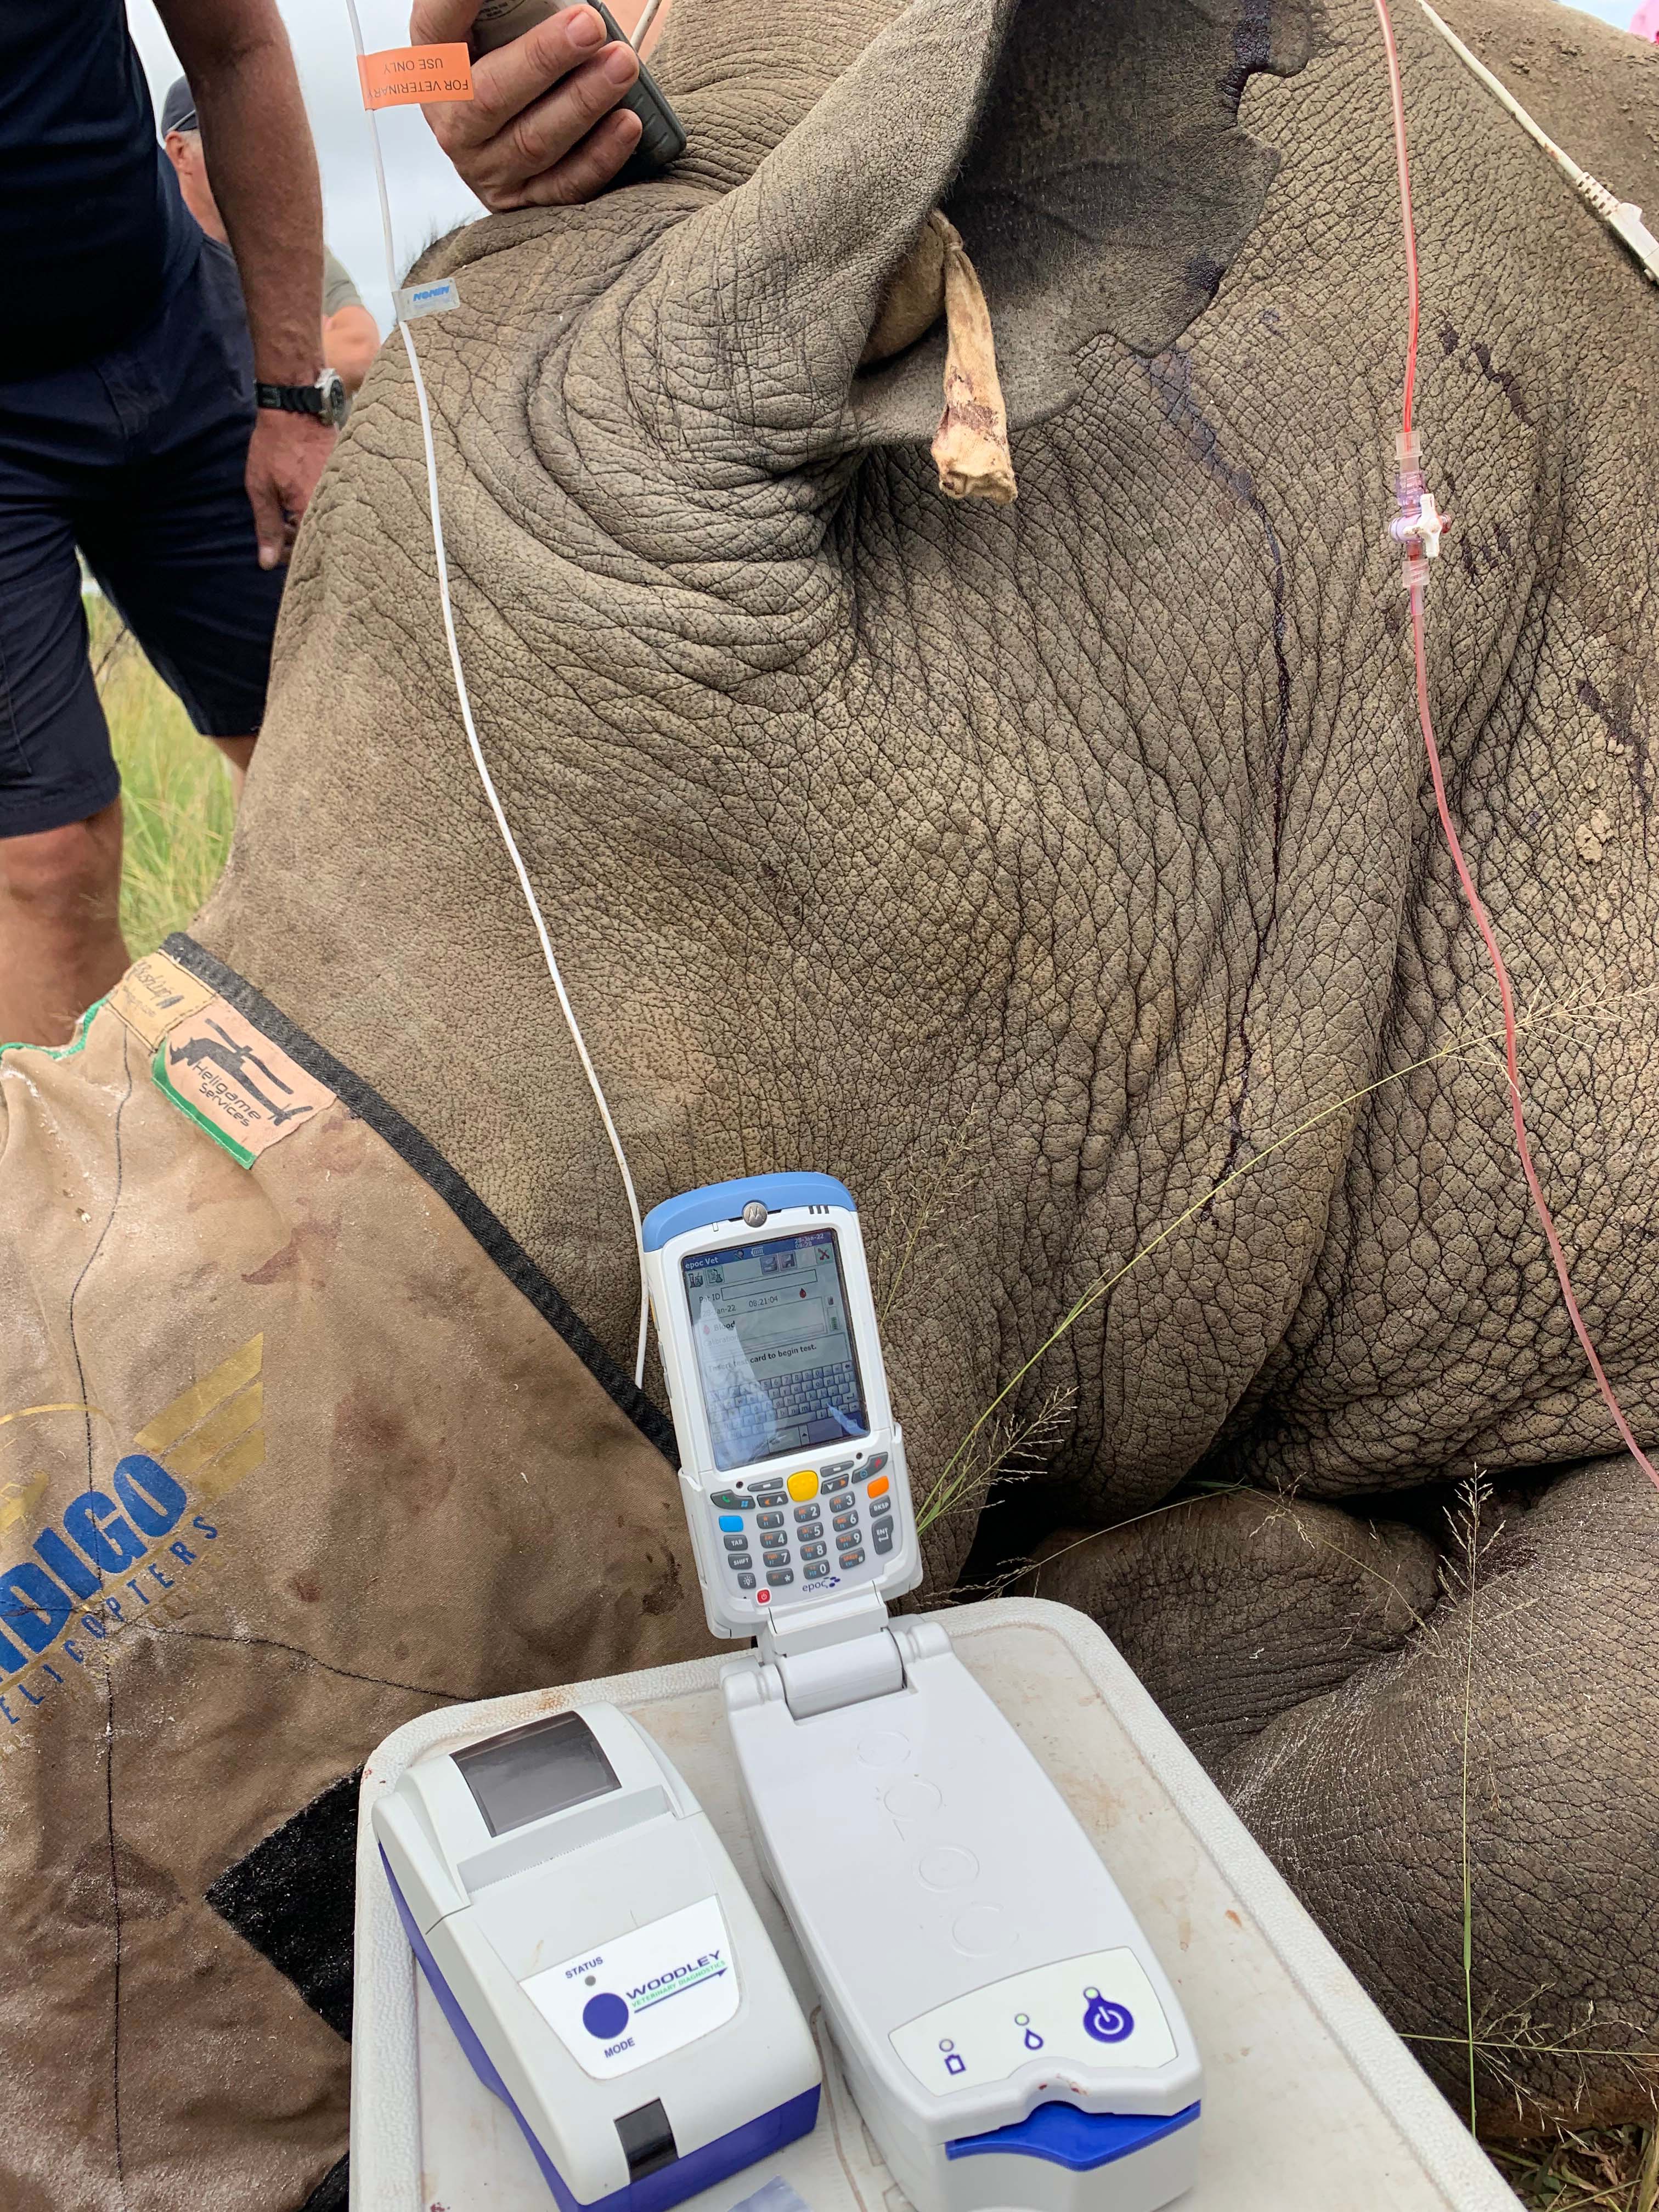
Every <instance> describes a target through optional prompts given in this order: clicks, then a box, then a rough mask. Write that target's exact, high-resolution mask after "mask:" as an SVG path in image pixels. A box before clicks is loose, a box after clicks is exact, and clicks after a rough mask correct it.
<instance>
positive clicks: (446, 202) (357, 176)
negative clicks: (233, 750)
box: [0, 0, 1637, 335]
mask: <svg viewBox="0 0 1659 2212" xmlns="http://www.w3.org/2000/svg"><path fill="white" fill-rule="evenodd" d="M3 4H4V0H0V5H3ZM281 4H282V10H283V15H284V17H285V18H286V20H287V22H288V27H289V36H290V37H291V38H292V40H293V41H294V52H295V58H296V59H297V61H298V63H299V65H300V82H301V84H302V86H303V87H304V88H305V96H306V106H307V107H308V108H309V109H310V111H311V127H312V130H313V132H314V133H315V134H316V139H317V152H318V156H319V160H320V161H321V163H322V171H323V203H324V210H325V222H326V227H327V231H328V242H329V244H330V245H331V246H332V247H333V248H334V251H335V252H337V254H338V255H339V257H340V258H341V260H342V261H343V262H344V263H345V265H346V267H347V268H348V269H349V270H350V271H351V274H352V276H353V278H354V279H355V281H356V286H357V289H358V290H359V291H360V292H361V293H362V295H363V298H364V300H365V301H366V302H367V304H368V307H369V309H370V311H371V312H372V313H373V314H374V319H375V320H376V321H377V322H378V323H379V324H380V330H381V332H382V334H383V335H384V333H385V332H386V331H387V330H388V329H389V328H390V326H391V321H392V301H391V295H390V293H389V292H388V290H387V288H386V256H385V252H384V250H383V248H382V246H381V244H380V209H379V206H378V204H377V200H376V195H375V191H374V168H373V166H372V163H371V159H370V154H369V143H368V117H367V116H366V115H365V114H364V112H363V109H362V101H361V100H360V98H359V96H358V91H357V71H356V63H355V60H354V58H353V55H352V49H351V27H350V24H349V21H348V19H347V15H346V9H345V0H281ZM757 4H758V5H762V6H763V5H764V4H765V0H757ZM1563 4H1565V0H1563ZM1636 4H1637V0H1589V13H1590V14H1591V15H1600V16H1601V18H1602V20H1603V21H1606V22H1609V23H1617V24H1619V25H1620V26H1621V27H1622V26H1624V25H1626V24H1628V23H1629V21H1630V20H1631V17H1632V14H1633V13H1634V12H1635V8H1636ZM358 11H359V13H360V14H361V15H362V24H363V38H364V41H365V43H366V44H367V45H368V47H369V48H370V50H371V51H373V49H374V48H375V47H377V46H402V45H403V44H404V42H405V40H407V39H408V36H409V0H358ZM127 13H128V17H129V20H130V21H131V25H132V34H133V37H134V39H135V40H137V46H138V51H139V52H140V53H141V54H142V55H143V62H144V68H145V70H146V71H147V72H148V73H149V83H150V90H151V92H152V93H153V94H154V95H155V105H156V107H157V109H158V111H159V109H160V107H161V101H162V100H163V99H164V98H165V97H166V94H167V87H168V86H169V85H170V84H171V83H172V82H173V78H174V77H175V76H178V74H179V64H178V62H177V61H176V59H175V58H174V57H173V49H172V47H171V46H169V45H168V44H167V33H166V32H165V31H163V30H162V28H161V23H160V21H159V20H158V19H157V16H156V14H155V6H154V4H153V0H128V9H127ZM629 20H631V14H630V16H629ZM380 141H381V144H382V145H383V146H384V148H385V149H386V183H387V186H388V189H389V191H390V192H391V197H392V223H393V225H394V227H395V229H396V244H397V258H398V273H399V275H401V274H402V272H403V271H404V270H405V269H406V268H407V267H408V265H409V264H410V262H411V261H412V260H413V259H414V258H415V256H416V254H417V253H418V252H420V250H421V248H422V246H424V245H426V243H427V242H428V240H429V239H432V238H435V237H436V236H437V234H439V233H440V232H441V231H446V230H448V229H451V228H453V226H454V225H455V224H456V223H458V222H466V221H467V220H468V219H469V218H470V217H471V216H475V215H477V214H478V213H480V212H481V210H480V209H479V205H478V203H477V200H475V199H474V198H473V197H472V195H471V192H469V191H467V189H466V187H465V185H463V184H462V183H461V181H460V179H459V177H457V175H456V174H455V172H454V171H453V169H452V168H451V167H450V166H449V164H448V162H447V161H445V159H444V157H443V155H441V153H440V152H439V151H438V149H437V144H436V143H435V140H434V138H433V137H432V134H431V132H430V131H428V129H427V127H426V121H425V118H424V117H422V115H421V114H420V113H419V112H402V113H400V112H398V111H397V110H396V109H392V110H389V111H387V112H384V113H383V114H382V115H381V117H380Z"/></svg>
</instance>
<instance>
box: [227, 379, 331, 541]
mask: <svg viewBox="0 0 1659 2212" xmlns="http://www.w3.org/2000/svg"><path fill="white" fill-rule="evenodd" d="M334 435H335V434H334V432H333V431H332V430H331V429H330V428H329V426H328V424H327V423H326V422H319V421H318V419H317V417H316V416H314V415H290V414H289V412H288V410H286V409H285V408H282V407H261V408H259V409H258V410H257V411H256V412H255V415H254V418H253V435H252V437H251V438H250V439H249V441H248V447H247V495H248V502H249V504H250V505H251V506H252V509H253V526H254V529H255V530H256V531H257V532H258V538H259V566H260V567H261V568H276V567H277V566H278V565H279V564H280V563H281V562H284V561H286V560H287V558H288V556H289V554H290V553H292V551H293V550H294V533H295V531H296V530H297V529H298V528H299V526H300V517H301V515H302V514H303V513H305V511H306V509H307V507H309V506H310V504H311V495H312V493H313V492H314V491H315V490H316V489H317V479H318V477H319V476H321V474H322V473H323V464H324V462H325V461H326V460H327V459H328V457H329V455H330V454H331V453H332V452H333V451H334Z"/></svg>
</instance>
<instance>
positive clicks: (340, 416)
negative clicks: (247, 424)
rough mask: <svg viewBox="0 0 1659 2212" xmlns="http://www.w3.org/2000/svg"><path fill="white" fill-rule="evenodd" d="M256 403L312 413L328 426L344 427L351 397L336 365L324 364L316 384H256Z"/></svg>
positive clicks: (332, 427)
mask: <svg viewBox="0 0 1659 2212" xmlns="http://www.w3.org/2000/svg"><path fill="white" fill-rule="evenodd" d="M253 397H254V400H255V403H256V404H258V406H261V407H280V408H282V409H283V410H284V411H285V412H286V413H288V414H289V415H314V416H316V417H317V419H318V421H319V422H326V423H327V425H328V427H329V428H330V429H331V430H338V429H342V428H344V425H345V418H346V416H348V415H349V413H350V412H351V401H350V398H349V396H348V395H347V392H346V388H345V386H344V385H343V384H342V383H341V381H340V373H339V371H338V370H337V369H334V368H325V370H324V371H323V373H322V374H321V375H320V376H319V378H318V379H317V381H316V382H315V384H256V385H255V386H254V387H253Z"/></svg>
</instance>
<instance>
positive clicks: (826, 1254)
mask: <svg viewBox="0 0 1659 2212" xmlns="http://www.w3.org/2000/svg"><path fill="white" fill-rule="evenodd" d="M680 1269H681V1273H683V1275H684V1279H685V1296H686V1303H687V1304H688V1306H689V1307H690V1314H691V1334H692V1336H693V1338H694V1339H695V1340H696V1347H697V1375H698V1378H699V1380H700V1381H701V1383H702V1401H703V1407H704V1410H705V1412H706V1413H708V1435H709V1441H710V1443H712V1444H713V1446H714V1464H715V1466H716V1467H717V1468H721V1469H725V1468H732V1467H747V1466H748V1465H750V1462H753V1461H756V1460H763V1459H778V1458H781V1457H782V1456H783V1455H784V1454H785V1453H788V1452H799V1451H802V1450H805V1449H808V1448H809V1447H811V1446H812V1445H815V1444H827V1443H839V1442H840V1441H841V1439H842V1437H865V1436H868V1435H869V1433H870V1420H869V1415H868V1414H867V1413H866V1410H865V1404H864V1384H863V1382H862V1380H861V1378H860V1374H859V1363H858V1355H857V1353H856V1352H855V1351H854V1347H853V1335H852V1330H851V1328H850V1327H849V1325H848V1318H847V1286H846V1284H845V1282H844V1281H843V1279H842V1267H841V1248H840V1246H839V1244H838V1243H837V1242H836V1232H835V1231H834V1230H833V1229H811V1230H808V1231H805V1233H804V1234H803V1235H800V1236H798V1237H764V1238H763V1239H762V1240H761V1242H760V1243H756V1244H733V1245H732V1246H730V1247H729V1248H728V1249H725V1250H723V1251H719V1252H697V1253H693V1254H690V1255H688V1256H687V1257H686V1258H685V1259H684V1260H682V1261H681V1262H680Z"/></svg>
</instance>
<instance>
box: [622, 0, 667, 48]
mask: <svg viewBox="0 0 1659 2212" xmlns="http://www.w3.org/2000/svg"><path fill="white" fill-rule="evenodd" d="M661 6H662V0H645V13H644V14H643V15H641V17H640V20H639V21H638V22H637V23H635V26H634V35H633V37H632V38H631V39H630V40H629V41H628V43H629V46H632V47H633V49H634V51H635V53H638V52H639V50H640V48H641V46H643V45H644V44H645V34H646V33H647V31H648V30H649V29H650V28H651V26H652V25H653V23H654V22H655V21H656V20H657V10H658V9H659V8H660V7H661Z"/></svg>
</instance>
